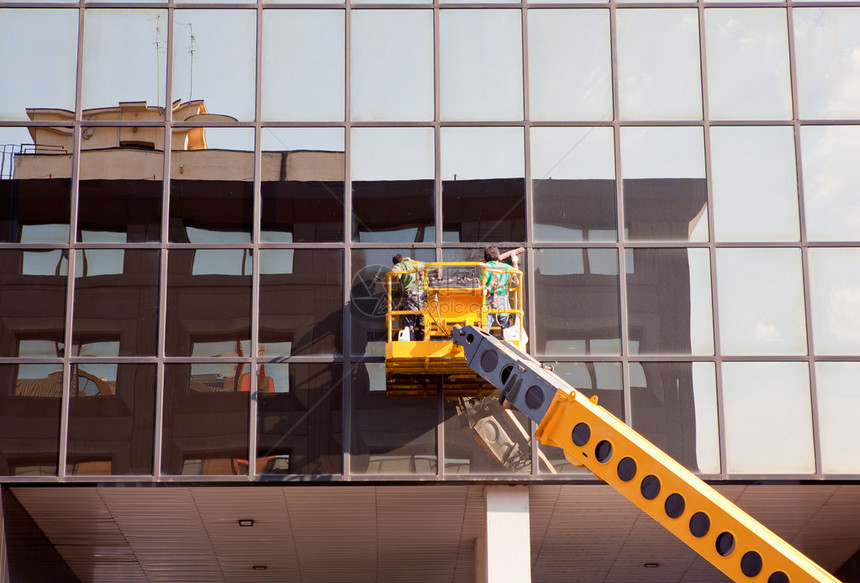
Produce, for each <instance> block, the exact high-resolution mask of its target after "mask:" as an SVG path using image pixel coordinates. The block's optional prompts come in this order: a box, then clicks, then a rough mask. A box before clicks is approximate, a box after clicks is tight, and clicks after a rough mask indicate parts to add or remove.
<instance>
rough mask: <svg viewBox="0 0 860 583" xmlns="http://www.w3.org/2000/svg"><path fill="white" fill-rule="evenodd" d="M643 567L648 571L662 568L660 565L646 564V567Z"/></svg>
mask: <svg viewBox="0 0 860 583" xmlns="http://www.w3.org/2000/svg"><path fill="white" fill-rule="evenodd" d="M643 566H644V567H645V568H646V569H656V568H657V567H659V566H660V563H645V565H643Z"/></svg>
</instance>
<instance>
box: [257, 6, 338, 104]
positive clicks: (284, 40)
mask: <svg viewBox="0 0 860 583" xmlns="http://www.w3.org/2000/svg"><path fill="white" fill-rule="evenodd" d="M344 35H345V32H344V13H343V10H267V11H265V12H264V13H263V70H262V72H261V75H262V79H261V80H262V85H263V89H262V92H263V95H262V102H263V105H262V109H263V119H265V120H286V121H342V120H343V119H344V87H345V81H344V68H345V56H344V47H345V40H344Z"/></svg>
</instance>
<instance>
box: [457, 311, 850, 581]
mask: <svg viewBox="0 0 860 583" xmlns="http://www.w3.org/2000/svg"><path fill="white" fill-rule="evenodd" d="M453 341H454V342H456V343H457V344H458V345H460V346H462V347H463V350H464V353H465V358H466V362H467V364H468V366H469V367H470V368H471V369H472V370H474V371H475V372H476V373H478V374H479V375H480V376H481V377H483V378H484V379H486V380H487V381H488V382H489V383H490V384H491V385H493V386H494V387H496V388H497V389H499V390H501V397H500V400H501V401H502V402H503V403H508V404H509V405H510V406H511V407H513V408H516V409H519V410H520V411H522V412H523V413H525V414H526V415H527V416H528V417H529V418H531V419H532V420H534V421H536V422H537V423H538V429H537V433H536V434H535V436H536V437H537V439H538V441H540V442H541V443H543V444H545V445H550V446H554V447H559V448H561V449H562V450H564V452H565V457H567V459H568V460H569V461H571V462H572V463H574V464H576V465H580V466H585V467H587V468H588V469H589V470H591V471H592V472H594V474H595V475H597V477H599V478H600V479H602V480H604V481H605V482H606V483H607V484H609V485H610V486H612V487H613V488H615V489H616V490H618V492H620V493H621V494H623V495H624V496H625V497H626V498H627V499H628V500H630V501H631V502H633V503H634V504H636V506H638V507H639V508H641V509H642V510H643V511H644V512H646V513H647V514H648V515H649V516H651V517H652V518H653V519H654V520H656V521H657V522H659V523H660V524H661V525H663V526H664V527H665V528H666V529H667V530H668V531H669V532H671V533H672V534H674V535H675V536H676V537H678V538H679V539H680V540H681V541H683V542H684V543H686V544H687V545H688V546H689V547H690V548H692V549H693V550H694V551H695V552H697V553H698V554H699V555H700V556H702V557H703V558H704V559H706V560H707V561H709V562H710V563H711V564H712V565H714V566H715V567H716V568H717V569H719V570H720V571H722V572H723V573H725V574H726V575H727V576H728V577H730V578H731V579H732V580H734V581H756V582H765V581H766V582H767V583H799V582H801V581H804V582H805V581H831V582H832V581H836V582H837V583H838V580H837V579H835V578H834V577H833V576H832V575H830V574H829V573H828V572H827V571H825V570H824V569H822V568H821V567H819V566H818V565H817V564H815V563H814V562H813V561H811V560H810V559H809V558H807V557H806V556H805V555H803V554H802V553H800V552H799V551H797V550H796V549H795V548H794V547H792V546H791V545H789V544H788V543H787V542H785V541H784V540H782V539H781V538H780V537H778V536H777V535H776V534H774V533H773V532H771V531H770V530H768V529H767V528H766V527H765V526H764V525H762V524H761V523H759V522H758V521H756V520H755V519H754V518H752V517H751V516H749V515H748V514H747V513H745V512H744V511H743V510H741V509H740V508H738V507H737V506H735V505H734V504H732V503H731V502H730V501H729V500H727V499H726V498H725V497H723V496H722V495H720V494H719V493H718V492H717V491H716V490H714V489H713V488H711V487H710V486H709V485H707V484H706V483H705V482H703V481H702V480H701V479H699V478H698V477H696V476H695V475H693V474H692V473H691V472H690V471H689V470H687V469H686V468H684V467H683V466H682V465H681V464H679V463H678V462H676V461H675V460H673V459H672V458H671V457H669V456H668V455H666V454H665V453H663V452H662V451H661V450H660V449H658V448H657V447H656V446H655V445H653V444H652V443H651V442H649V441H648V440H647V439H645V438H644V437H642V436H641V435H639V434H638V433H636V432H635V431H634V430H633V429H631V428H630V427H629V426H627V425H625V424H624V423H623V422H622V421H620V420H619V419H618V418H617V417H615V416H614V415H612V413H610V412H609V411H607V410H606V409H604V408H603V407H601V406H599V405H598V404H597V401H596V399H594V400H591V399H588V398H587V397H585V396H584V395H583V394H582V393H580V392H579V391H576V390H575V389H574V388H573V387H571V386H570V385H568V384H567V383H566V382H565V381H564V380H562V379H561V378H560V377H559V376H558V375H556V374H554V373H553V372H552V371H549V370H546V369H544V368H543V366H542V365H541V363H540V362H538V361H537V360H535V359H534V358H532V357H531V356H529V355H528V354H526V353H525V352H523V351H521V350H519V349H518V348H517V347H515V346H513V345H511V344H510V343H507V342H504V341H503V340H500V339H498V338H496V337H494V336H492V335H490V334H488V333H487V332H485V331H484V330H483V329H481V328H479V327H476V326H464V327H457V328H455V329H454V333H453Z"/></svg>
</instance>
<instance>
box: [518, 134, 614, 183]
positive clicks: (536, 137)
mask: <svg viewBox="0 0 860 583" xmlns="http://www.w3.org/2000/svg"><path fill="white" fill-rule="evenodd" d="M530 137H531V160H532V178H533V179H536V180H544V179H562V178H566V179H574V180H575V179H581V180H585V179H591V178H602V179H606V180H614V179H615V150H614V148H613V143H614V139H613V136H612V128H579V127H577V128H541V127H536V128H532V130H531V136H530Z"/></svg>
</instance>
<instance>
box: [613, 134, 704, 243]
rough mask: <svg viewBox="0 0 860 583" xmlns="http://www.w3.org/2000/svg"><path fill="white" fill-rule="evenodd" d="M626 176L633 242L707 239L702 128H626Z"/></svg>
mask: <svg viewBox="0 0 860 583" xmlns="http://www.w3.org/2000/svg"><path fill="white" fill-rule="evenodd" d="M621 172H622V176H623V177H624V183H623V185H624V228H625V235H626V237H627V238H628V239H629V240H631V241H707V240H708V213H707V208H708V202H707V201H708V195H707V188H706V185H705V150H704V141H703V134H702V129H701V128H695V127H674V128H673V127H669V128H655V127H625V128H621Z"/></svg>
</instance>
